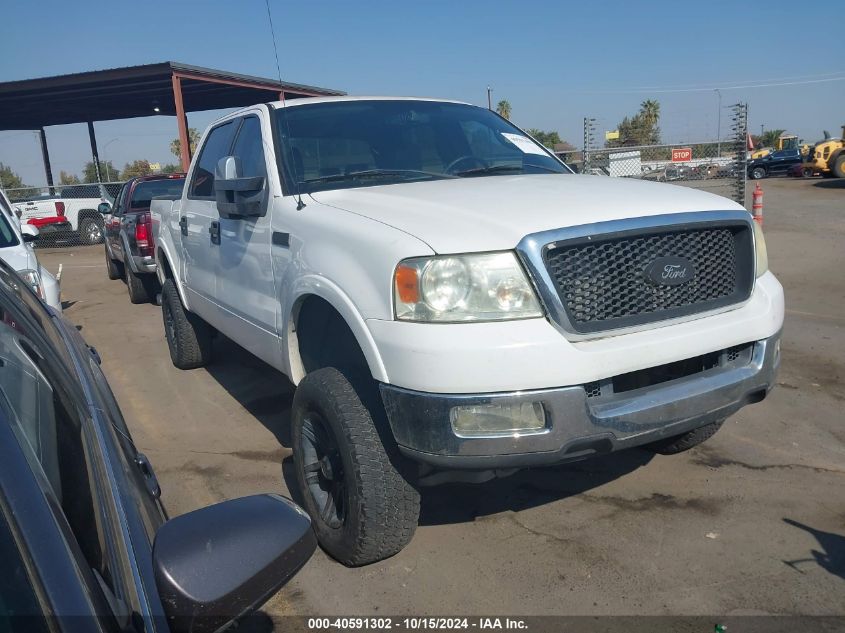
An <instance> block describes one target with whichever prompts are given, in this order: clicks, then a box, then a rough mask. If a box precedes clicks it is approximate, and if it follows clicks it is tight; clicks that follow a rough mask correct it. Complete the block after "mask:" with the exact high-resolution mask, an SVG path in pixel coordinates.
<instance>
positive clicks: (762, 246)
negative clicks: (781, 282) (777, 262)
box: [754, 221, 769, 277]
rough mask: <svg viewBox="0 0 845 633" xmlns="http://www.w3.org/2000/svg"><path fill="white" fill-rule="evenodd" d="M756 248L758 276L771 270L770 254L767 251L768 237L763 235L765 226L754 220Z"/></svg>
mask: <svg viewBox="0 0 845 633" xmlns="http://www.w3.org/2000/svg"><path fill="white" fill-rule="evenodd" d="M754 250H755V255H756V259H757V265H756V268H757V276H758V277H759V276H760V275H762V274H763V273H765V272H766V271H767V270H769V254H768V252H767V251H766V238H765V237H763V227H761V226H760V223H759V222H756V221H755V222H754Z"/></svg>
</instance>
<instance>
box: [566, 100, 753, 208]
mask: <svg viewBox="0 0 845 633" xmlns="http://www.w3.org/2000/svg"><path fill="white" fill-rule="evenodd" d="M594 122H595V119H591V118H585V119H584V150H583V152H582V156H581V162H580V165H579V167H580V169H579V171H581V172H582V173H585V174H593V175H600V176H609V177H614V178H639V179H641V180H653V181H656V182H668V183H672V184H675V185H682V186H686V187H693V188H695V189H704V190H707V191H710V192H712V193H715V194H717V195H720V196H724V197H726V198H730V199H732V200H735V201H736V202H738V203H739V204H742V205H744V204H745V181H746V169H747V164H746V161H747V158H746V157H747V152H746V138H747V132H748V112H747V106H745V105H744V104H737V105H735V106H733V117H732V123H731V128H730V131H731V134H730V136H729V137H728V138H726V139H722V140H719V141H714V142H707V143H673V144H671V145H669V144H667V145H629V144H625V143H622V144H621V145H618V146H615V147H604V148H597V147H595V144H596V143H595V138H596V133H595V123H594Z"/></svg>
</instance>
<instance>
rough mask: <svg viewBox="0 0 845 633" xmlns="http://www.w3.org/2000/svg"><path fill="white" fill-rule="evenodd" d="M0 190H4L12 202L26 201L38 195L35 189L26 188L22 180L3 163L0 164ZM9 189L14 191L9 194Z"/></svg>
mask: <svg viewBox="0 0 845 633" xmlns="http://www.w3.org/2000/svg"><path fill="white" fill-rule="evenodd" d="M0 189H4V190H6V191H7V193H8V195H9V198H11V199H12V201H16V200H26V199H27V198H31V197H32V196H35V195H37V194H38V193H39V191H38V190H37V189H34V188H26V185H25V184H23V179H22V178H21V177H20V176H18V174H16V173H15V172H14V171H12V168H11V167H9V166H8V165H4V164H3V163H0ZM9 189H15V191H11V192H9V191H8V190H9Z"/></svg>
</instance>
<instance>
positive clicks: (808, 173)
mask: <svg viewBox="0 0 845 633" xmlns="http://www.w3.org/2000/svg"><path fill="white" fill-rule="evenodd" d="M801 176H802V177H804V178H811V177H812V176H813V168H812V167H802V168H801Z"/></svg>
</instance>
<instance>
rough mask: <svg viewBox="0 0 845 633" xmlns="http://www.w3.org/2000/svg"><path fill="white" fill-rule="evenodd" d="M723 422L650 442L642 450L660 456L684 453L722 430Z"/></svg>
mask: <svg viewBox="0 0 845 633" xmlns="http://www.w3.org/2000/svg"><path fill="white" fill-rule="evenodd" d="M724 422H725V421H724V420H719V421H717V422H711V423H710V424H705V425H704V426H700V427H698V428H697V429H693V430H692V431H687V432H686V433H681V434H680V435H675V436H674V437H667V438H665V439H662V440H658V441H656V442H652V443H651V444H646V445H645V446H644V447H643V448H647V449H649V450H651V451H654V452H655V453H659V454H661V455H676V454H678V453H683V452H684V451H688V450H689V449H691V448H693V447H694V446H698V445H699V444H701V443H702V442H706V441H707V440H709V439H710V438H711V437H713V435H714V434H715V433H716V431H718V430H719V429H720V428H722V424H723V423H724Z"/></svg>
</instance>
